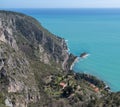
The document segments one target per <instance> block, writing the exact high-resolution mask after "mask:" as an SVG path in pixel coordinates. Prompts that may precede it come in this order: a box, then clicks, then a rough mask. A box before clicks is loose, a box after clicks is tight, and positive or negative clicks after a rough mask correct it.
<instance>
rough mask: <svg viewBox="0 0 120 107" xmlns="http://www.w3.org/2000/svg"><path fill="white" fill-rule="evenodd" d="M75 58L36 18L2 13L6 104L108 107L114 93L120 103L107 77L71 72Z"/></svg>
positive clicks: (1, 73)
mask: <svg viewBox="0 0 120 107" xmlns="http://www.w3.org/2000/svg"><path fill="white" fill-rule="evenodd" d="M75 58H76V57H74V56H73V55H72V54H68V52H67V45H66V43H65V40H64V39H63V38H60V37H57V36H55V35H53V34H52V33H50V32H49V31H48V30H46V29H45V28H43V27H42V26H41V24H40V23H39V22H38V21H36V20H35V19H34V18H32V17H30V16H26V15H24V14H20V13H15V12H9V11H0V107H87V106H88V107H94V106H95V107H96V106H97V107H102V106H105V101H106V102H108V104H109V103H110V102H109V101H107V100H106V99H110V95H112V96H113V98H111V99H112V100H110V101H111V102H113V104H114V107H117V105H119V103H118V102H114V101H116V100H114V99H119V98H120V97H116V96H115V95H116V94H114V93H110V94H108V93H109V92H108V90H104V86H105V84H104V83H103V82H102V81H99V80H97V79H96V78H95V77H93V76H89V75H83V74H82V75H80V74H75V73H73V72H72V71H70V70H69V68H70V66H71V64H72V63H73V61H74V60H75ZM68 71H69V72H68ZM117 95H119V94H117ZM101 99H102V100H101ZM93 105H94V106H93ZM98 105H100V106H98Z"/></svg>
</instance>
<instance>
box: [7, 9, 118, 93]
mask: <svg viewBox="0 0 120 107" xmlns="http://www.w3.org/2000/svg"><path fill="white" fill-rule="evenodd" d="M9 10H10V9H9ZM11 10H13V11H17V12H22V13H25V14H27V15H30V16H32V17H34V18H36V19H37V20H38V21H39V22H40V23H41V25H42V26H43V27H45V28H46V29H48V30H49V31H50V32H52V33H53V34H55V35H57V36H60V37H62V38H64V39H65V40H66V42H67V44H68V48H69V51H70V52H71V53H73V54H74V55H76V56H80V54H81V53H83V52H86V53H88V54H89V56H88V57H87V58H83V59H80V60H79V61H78V62H77V63H76V64H75V65H74V67H73V70H74V71H75V72H82V73H87V74H91V75H94V76H96V77H97V78H98V79H101V80H103V81H104V82H105V83H106V84H107V85H108V86H110V88H111V90H112V91H113V92H117V91H120V9H89V8H81V9H80V8H79V9H11Z"/></svg>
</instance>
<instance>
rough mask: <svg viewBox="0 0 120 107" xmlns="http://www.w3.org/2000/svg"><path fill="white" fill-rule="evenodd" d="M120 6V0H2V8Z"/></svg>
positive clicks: (0, 2)
mask: <svg viewBox="0 0 120 107" xmlns="http://www.w3.org/2000/svg"><path fill="white" fill-rule="evenodd" d="M86 7H87V8H120V0H0V8H86Z"/></svg>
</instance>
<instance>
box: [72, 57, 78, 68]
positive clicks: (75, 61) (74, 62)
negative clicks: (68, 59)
mask: <svg viewBox="0 0 120 107" xmlns="http://www.w3.org/2000/svg"><path fill="white" fill-rule="evenodd" d="M79 60H80V57H76V58H75V60H74V61H73V63H72V64H71V66H70V70H73V67H74V65H75V64H76V63H77V62H78V61H79Z"/></svg>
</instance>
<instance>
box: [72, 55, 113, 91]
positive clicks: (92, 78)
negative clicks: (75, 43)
mask: <svg viewBox="0 0 120 107" xmlns="http://www.w3.org/2000/svg"><path fill="white" fill-rule="evenodd" d="M80 59H81V58H80V57H78V56H77V57H76V58H75V59H74V61H73V62H72V64H71V65H70V71H72V72H73V73H74V75H79V76H80V77H81V78H82V79H85V80H87V81H88V82H90V83H92V84H94V85H95V82H98V83H100V84H101V86H102V88H103V89H104V90H106V91H107V92H109V93H111V92H112V90H111V88H110V87H109V85H108V84H106V83H105V81H103V80H101V79H98V78H97V77H96V76H93V75H90V74H87V73H80V72H79V73H76V72H75V71H74V70H73V67H74V66H75V64H76V63H77V62H78V61H79V60H80ZM91 81H94V82H91Z"/></svg>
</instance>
